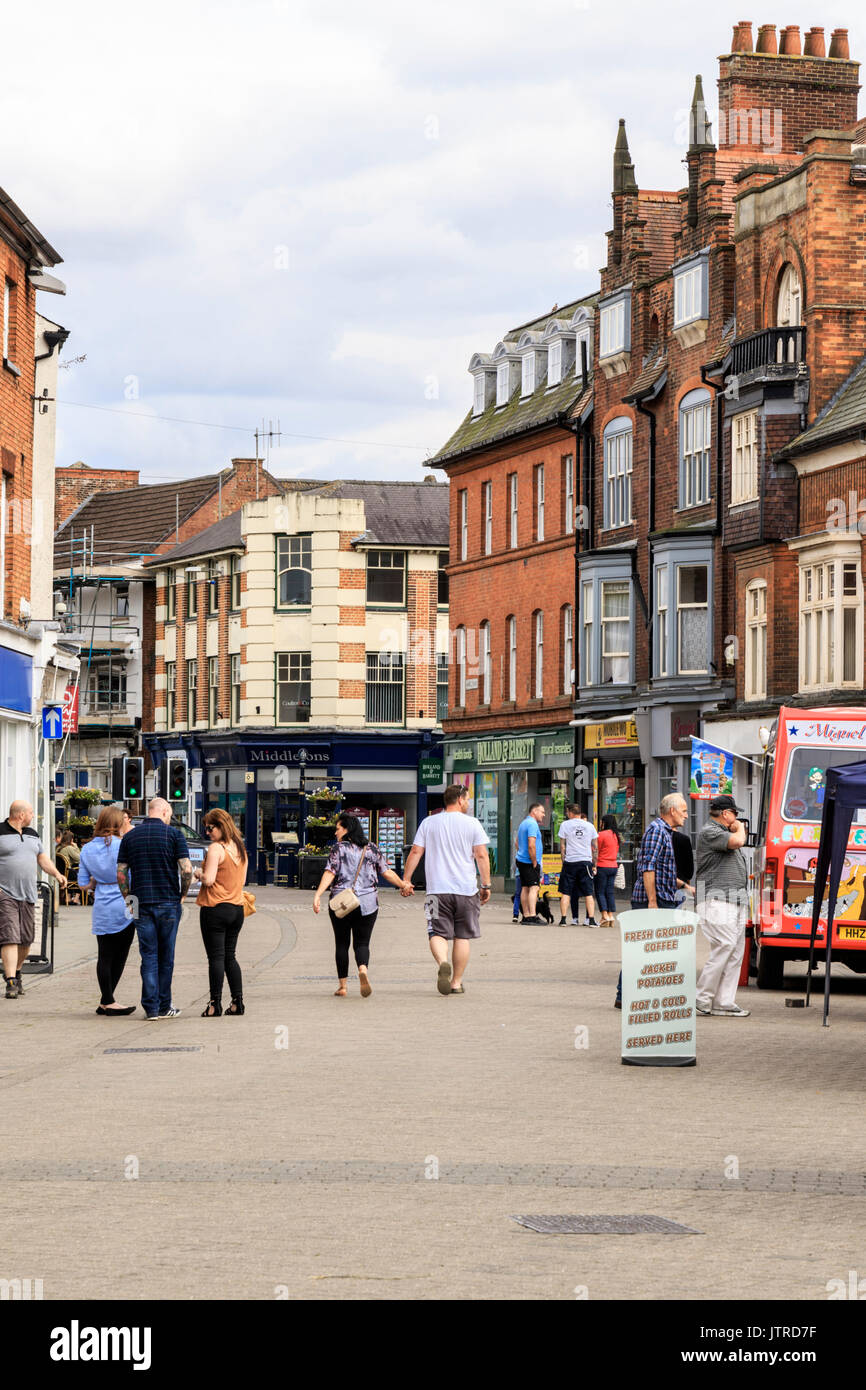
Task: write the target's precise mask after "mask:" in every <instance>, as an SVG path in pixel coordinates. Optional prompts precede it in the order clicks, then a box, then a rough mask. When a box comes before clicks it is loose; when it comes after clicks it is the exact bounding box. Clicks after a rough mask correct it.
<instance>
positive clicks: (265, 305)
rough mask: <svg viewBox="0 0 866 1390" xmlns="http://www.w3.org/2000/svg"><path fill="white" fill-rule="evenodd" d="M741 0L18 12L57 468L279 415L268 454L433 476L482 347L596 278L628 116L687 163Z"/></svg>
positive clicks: (642, 169) (233, 445)
mask: <svg viewBox="0 0 866 1390" xmlns="http://www.w3.org/2000/svg"><path fill="white" fill-rule="evenodd" d="M748 14H749V9H748V6H745V7H744V6H743V5H742V3H741V0H737V4H736V6H734V5H733V4H731V3H724V0H722V3H717V4H714V5H695V4H694V3H681V2H680V0H660V3H656V4H654V5H653V6H652V7H648V6H646V5H645V4H644V3H637V0H534V3H532V4H527V3H526V0H517V3H514V2H513V0H473V3H467V2H466V0H460V2H459V3H457V0H437V3H435V4H426V5H424V4H420V5H419V4H407V3H405V0H400V3H397V0H389V2H388V3H385V2H384V0H366V3H363V4H357V3H354V4H352V3H348V0H341V3H322V2H321V0H320V2H319V3H316V4H309V5H308V4H304V3H300V0H253V3H249V0H246V3H244V4H234V5H232V4H227V3H224V2H223V0H207V2H206V3H192V2H191V0H173V3H165V0H151V3H150V4H148V5H147V6H141V7H133V8H130V7H122V6H118V5H117V4H116V0H113V2H112V3H94V0H82V3H80V4H77V5H70V4H69V3H68V0H63V3H60V0H43V3H42V4H41V5H40V6H39V9H38V12H34V11H32V10H30V9H28V7H26V6H16V7H15V8H14V9H11V8H9V9H7V11H6V12H5V13H4V17H3V24H2V42H3V49H4V53H5V55H6V61H5V62H4V66H3V83H2V84H0V111H2V114H3V118H4V120H3V127H4V129H5V131H6V132H7V135H9V136H11V138H8V139H7V140H5V141H4V142H3V154H2V157H0V186H2V187H4V188H5V189H6V190H7V192H8V193H9V194H10V196H11V197H12V198H13V199H14V200H15V201H16V202H17V203H18V204H19V206H20V207H22V208H23V210H24V212H25V213H26V214H27V216H28V217H30V219H31V220H32V221H33V222H35V224H36V226H37V227H38V228H39V230H40V231H41V232H42V233H43V235H44V236H45V237H46V238H47V239H48V240H49V241H50V242H51V243H52V244H53V245H54V246H55V247H56V248H57V250H58V251H59V252H60V254H61V255H62V256H63V260H64V264H63V265H62V266H61V267H59V269H58V270H57V271H56V272H55V273H56V274H59V275H60V276H61V277H62V278H63V280H64V281H65V283H66V284H67V287H68V293H67V296H66V297H65V298H60V297H57V296H54V295H48V294H40V296H39V306H40V309H41V311H42V312H43V313H45V314H46V315H48V316H50V317H56V318H57V319H58V320H59V321H60V322H61V323H62V324H64V325H65V327H67V328H68V329H70V334H71V336H70V338H69V341H68V343H67V345H66V349H65V352H64V357H65V359H66V360H67V361H70V360H71V359H73V358H76V357H79V356H82V355H84V356H86V360H85V361H84V362H82V363H78V364H74V365H71V366H70V367H69V368H68V370H65V371H62V372H61V373H60V378H61V382H60V398H61V404H60V407H59V415H58V421H59V429H58V448H57V462H58V464H61V465H62V464H67V463H70V462H73V461H75V460H77V459H83V460H84V461H85V462H87V463H90V464H93V465H103V466H112V465H116V466H118V467H139V468H141V470H142V474H143V476H144V475H146V476H147V477H148V478H150V479H152V480H153V481H157V480H163V479H168V478H176V477H183V476H191V475H193V474H196V473H206V472H212V471H215V470H216V469H217V468H220V467H222V466H225V464H226V462H227V461H228V459H230V458H231V457H232V456H233V455H235V456H250V455H251V454H252V453H253V433H252V432H253V430H254V429H255V427H256V425H257V424H259V423H260V422H261V421H262V419H264V420H265V421H266V422H267V421H269V420H272V421H274V423H276V420H277V418H279V420H280V423H281V427H282V431H283V439H282V446H281V447H279V448H277V447H274V448H273V449H272V451H271V467H272V469H273V471H274V472H276V473H277V474H279V475H281V476H289V475H295V476H300V477H309V476H316V477H368V478H374V477H382V478H386V477H392V478H421V477H423V474H424V471H425V470H424V459H425V456H427V455H429V454H432V453H434V452H435V451H436V450H437V449H438V448H440V447H441V445H442V444H443V443H444V442H445V441H446V439H447V438H448V437H449V435H450V434H451V433H452V432H453V430H454V429H455V427H456V426H457V424H458V423H459V421H460V419H461V418H462V417H463V415H464V414H465V412H466V410H467V409H468V408H469V405H470V402H471V389H470V388H471V379H470V377H469V376H468V374H467V370H466V368H467V366H468V363H469V358H470V356H471V354H472V353H473V352H474V351H490V350H491V349H492V348H493V347H494V345H495V344H496V342H497V341H498V340H499V338H501V337H502V336H503V334H504V332H505V330H506V329H507V328H509V327H512V326H514V325H516V324H519V323H521V322H523V321H525V320H526V319H529V318H532V317H534V316H536V315H538V314H541V313H545V312H547V311H548V310H549V309H550V308H552V306H553V305H554V303H559V304H565V303H567V302H568V301H569V300H571V299H575V298H578V297H579V296H580V295H582V294H586V293H589V292H591V291H592V290H594V289H595V288H596V287H597V280H598V268H599V266H600V265H601V264H602V262H603V259H604V255H605V249H604V248H605V242H604V234H605V232H606V231H607V230H608V228H609V226H610V224H611V212H610V184H611V161H612V152H613V144H614V139H615V136H616V123H617V118H618V117H619V116H625V117H626V120H627V124H628V135H629V142H630V146H631V152H632V157H633V159H634V162H635V165H636V172H637V177H638V181H639V183H640V184H641V185H642V186H643V187H649V188H678V187H680V186H681V185H682V184H683V182H684V173H683V166H682V159H683V157H684V153H685V131H684V115H685V109H686V108H687V107H688V103H689V101H690V98H691V93H692V87H693V83H694V75H695V73H696V72H701V73H702V74H703V76H704V87H705V92H706V96H707V102H708V105H709V106H711V107H712V106H713V105H714V104H715V95H714V94H715V82H716V76H717V73H718V63H717V56H718V54H720V53H723V52H728V51H729V49H730V40H731V30H732V26H733V24H734V22H735V21H736V20H739V19H742V18H744V17H748ZM857 15H858V10H857V8H855V6H854V5H853V4H852V3H849V4H847V6H846V5H843V4H842V3H841V2H840V3H839V4H837V5H834V6H828V5H827V4H826V0H821V2H818V3H815V2H814V0H813V3H811V4H810V5H808V6H802V5H800V4H796V5H790V6H788V7H787V9H784V10H783V11H782V12H781V13H779V14H778V15H771V16H770V18H771V19H775V20H776V22H777V24H778V25H779V26H780V27H781V26H782V25H784V24H793V23H799V24H800V26H801V30H802V32H803V33H805V31H806V30H807V29H808V28H809V27H810V26H811V25H813V24H824V25H825V26H826V28H827V37H828V40H829V33H830V31H831V30H832V29H833V28H835V27H837V26H845V25H847V26H849V28H850V32H851V53H852V56H853V57H855V58H857V57H860V56H861V55H866V42H863V36H862V34H861V29H862V28H863V26H862V24H860V22H859V21H858V18H857ZM752 18H753V20H754V22H755V30H754V32H755V34H756V35H757V27H758V24H759V23H761V22H767V15H766V13H765V12H764V11H761V12H758V11H757V10H756V11H754V13H753V15H752ZM13 55H14V61H13V60H12V58H13ZM73 403H75V404H73ZM87 407H89V408H87ZM93 407H100V409H95V408H93ZM115 412H122V413H115ZM155 416H163V417H165V416H168V417H177V418H179V419H182V420H186V421H200V422H210V423H212V424H215V425H231V426H237V427H239V428H238V429H236V430H230V429H214V428H207V427H206V425H205V424H177V423H165V422H163V421H161V420H156V419H153V418H148V417H155ZM303 436H307V437H303ZM310 436H328V437H329V438H327V439H323V438H316V437H310ZM334 441H346V442H334ZM396 446H401V447H396Z"/></svg>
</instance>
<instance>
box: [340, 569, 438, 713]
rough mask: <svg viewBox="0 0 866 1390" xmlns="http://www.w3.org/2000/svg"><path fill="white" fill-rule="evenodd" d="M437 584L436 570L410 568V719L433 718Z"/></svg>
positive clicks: (408, 706)
mask: <svg viewBox="0 0 866 1390" xmlns="http://www.w3.org/2000/svg"><path fill="white" fill-rule="evenodd" d="M438 586H439V576H438V573H437V571H436V570H413V569H410V570H409V574H408V592H407V614H408V619H409V653H408V662H407V666H406V716H407V718H411V719H415V718H417V719H435V718H436V652H435V636H436V611H437V603H438ZM341 654H342V649H341ZM363 659H364V658H363V655H362V656H361V657H360V658H356V660H362V661H363Z"/></svg>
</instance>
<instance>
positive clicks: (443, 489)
mask: <svg viewBox="0 0 866 1390" xmlns="http://www.w3.org/2000/svg"><path fill="white" fill-rule="evenodd" d="M316 490H317V492H318V494H319V496H321V497H352V498H357V499H358V501H360V502H363V504H364V517H365V523H366V525H365V530H364V533H363V536H362V537H360V538H359V539H360V543H361V544H365V545H409V546H411V545H420V546H437V547H441V548H443V549H447V548H448V541H449V529H448V527H449V522H448V492H449V488H448V484H447V483H440V482H438V481H434V482H429V483H415V482H411V483H392V482H387V483H385V482H360V481H359V482H351V481H340V482H333V483H323V484H322V485H321V487H319V488H317V489H316Z"/></svg>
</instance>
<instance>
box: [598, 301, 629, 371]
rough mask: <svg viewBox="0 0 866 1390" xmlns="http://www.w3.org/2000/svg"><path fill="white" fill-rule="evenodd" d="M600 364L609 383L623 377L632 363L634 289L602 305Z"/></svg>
mask: <svg viewBox="0 0 866 1390" xmlns="http://www.w3.org/2000/svg"><path fill="white" fill-rule="evenodd" d="M598 361H599V366H600V367H601V370H602V371H603V372H604V374H605V377H606V378H607V380H608V381H610V379H611V378H612V377H615V376H623V375H624V374H625V373H626V372H627V371H628V369H629V363H630V361H631V287H630V286H629V288H628V289H623V290H619V291H618V293H617V294H614V295H611V296H610V297H609V298H608V299H604V300H602V302H601V304H600V305H599V348H598Z"/></svg>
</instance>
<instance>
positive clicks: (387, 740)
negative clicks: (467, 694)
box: [144, 730, 443, 883]
mask: <svg viewBox="0 0 866 1390" xmlns="http://www.w3.org/2000/svg"><path fill="white" fill-rule="evenodd" d="M144 741H145V744H146V746H147V748H148V750H149V751H150V753H151V756H152V758H153V760H154V762H155V763H159V762H160V761H161V760H162V758H164V757H165V755H166V753H168V752H173V751H185V752H186V754H187V757H188V759H189V762H190V767H191V769H193V772H192V776H191V780H192V783H193V789H194V791H195V788H196V787H197V786H200V792H198V793H197V794H196V795H195V807H194V809H193V808H190V811H189V812H188V814H187V818H188V819H189V820H191V821H192V820H193V817H194V815H196V814H199V815H201V814H204V813H205V812H207V811H209V810H211V809H213V808H214V807H222V808H223V809H225V810H227V811H228V812H229V813H230V814H231V815H232V816H233V817H234V819H235V821H236V822H237V824H238V826H239V827H240V829H241V833H242V834H243V836H244V841H245V843H246V846H247V853H248V854H249V856H250V861H251V863H253V864H255V866H256V875H257V877H258V878H259V881H260V882H265V881H271V880H273V879H274V877H275V876H276V880H277V881H278V882H281V883H287V882H290V881H294V879H295V878H296V876H297V875H298V859H299V856H300V859H301V860H303V859H305V858H316V857H317V856H316V855H315V851H316V850H325V849H326V848H327V846H328V844H329V843H330V842H331V841H332V840H333V838H334V837H333V831H332V826H333V821H334V818H335V816H336V813H337V810H338V809H339V810H344V811H348V812H350V813H351V814H352V815H356V816H357V817H358V819H359V820H360V822H361V824H362V826H363V827H364V831H365V833H366V834H367V836H368V837H369V838H370V839H371V840H374V841H375V842H376V843H377V844H379V845H380V846H381V848H382V851H383V853H384V854H385V857H386V858H387V859H388V860H389V862H390V863H391V864H392V865H393V866H394V867H397V866H398V861H399V864H401V865H402V863H403V862H404V857H405V846H406V845H407V844H410V843H411V840H412V837H413V836H414V833H415V829H416V826H417V823H418V821H419V820H420V819H422V818H423V817H424V816H425V815H427V814H428V811H430V810H434V809H436V808H437V807H440V806H441V805H442V791H443V785H442V780H441V779H442V763H441V750H440V747H439V744H438V741H437V740H435V738H431V736H430V735H429V734H427V733H426V732H425V731H419V732H418V733H415V732H414V731H411V732H409V733H407V734H406V735H405V736H391V735H388V736H383V735H380V734H379V735H372V734H366V733H358V734H347V733H344V732H343V731H337V730H334V731H325V730H323V731H321V732H319V731H311V732H310V734H309V736H307V737H304V736H303V735H298V736H286V735H284V734H268V733H260V732H253V731H251V732H250V733H249V734H246V733H240V734H231V735H228V736H226V735H224V734H213V735H211V734H208V733H204V732H203V733H200V734H198V733H193V734H183V735H180V736H179V737H175V738H172V737H161V736H159V735H154V734H147V735H145V739H144ZM437 753H439V759H438V763H437V758H436V756H435V755H436V754H437ZM199 768H200V770H201V771H200V774H196V772H195V769H199ZM437 772H438V779H439V780H438V782H437V780H436V776H437ZM278 855H279V856H280V860H281V862H278V859H277V856H278ZM319 857H321V856H319Z"/></svg>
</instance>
